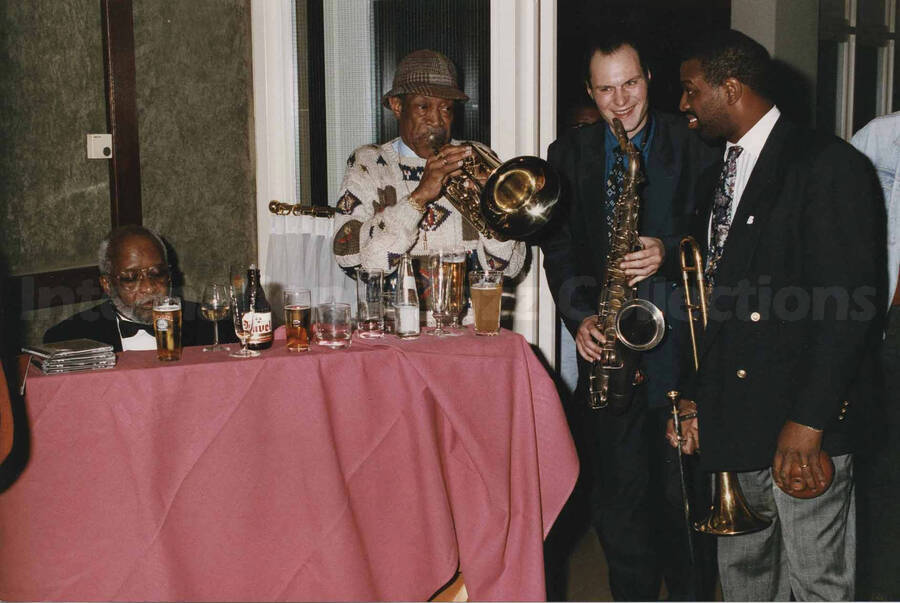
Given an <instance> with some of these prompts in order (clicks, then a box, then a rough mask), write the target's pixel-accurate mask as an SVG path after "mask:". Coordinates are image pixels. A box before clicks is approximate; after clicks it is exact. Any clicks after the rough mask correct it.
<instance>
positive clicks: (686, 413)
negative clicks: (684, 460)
mask: <svg viewBox="0 0 900 603" xmlns="http://www.w3.org/2000/svg"><path fill="white" fill-rule="evenodd" d="M678 416H679V418H680V422H681V452H683V453H684V454H694V453H695V452H699V451H700V428H699V426H698V425H697V405H696V404H695V403H694V401H693V400H685V399H684V398H682V399H681V400H679V401H678ZM678 439H679V438H678V434H677V433H675V421H673V420H672V419H669V420H668V422H667V423H666V440H668V442H669V445H670V446H671V447H672V448H678Z"/></svg>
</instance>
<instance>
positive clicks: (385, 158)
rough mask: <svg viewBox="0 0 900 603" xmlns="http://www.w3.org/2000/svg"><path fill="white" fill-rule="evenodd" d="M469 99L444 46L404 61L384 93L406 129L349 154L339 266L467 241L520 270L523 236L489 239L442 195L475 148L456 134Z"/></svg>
mask: <svg viewBox="0 0 900 603" xmlns="http://www.w3.org/2000/svg"><path fill="white" fill-rule="evenodd" d="M468 99H469V97H468V96H466V94H465V93H464V92H463V91H462V90H460V88H459V85H458V83H457V77H456V69H455V67H454V66H453V63H451V62H450V60H449V59H448V58H447V57H446V56H444V55H443V54H441V53H440V52H436V51H434V50H416V51H414V52H411V53H410V54H408V55H407V56H406V57H404V58H403V60H402V61H400V64H399V65H398V66H397V72H396V74H395V75H394V84H393V87H392V88H391V89H390V90H389V91H388V92H387V93H386V94H385V95H384V97H383V98H382V105H384V107H385V108H387V109H390V111H391V112H392V113H393V114H394V117H396V118H397V122H398V126H399V130H400V136H399V137H398V138H395V139H394V140H391V141H389V142H386V143H384V144H380V145H377V144H370V145H365V146H362V147H359V148H358V149H356V150H355V151H354V152H353V154H351V155H350V157H349V159H347V171H346V173H345V174H344V180H343V183H342V185H341V191H342V193H341V197H340V199H339V200H338V202H337V214H336V217H335V235H334V253H335V256H336V258H337V262H338V264H339V265H340V266H342V267H343V268H350V269H352V268H355V267H362V268H366V269H382V270H384V271H385V272H386V273H389V272H392V271H394V270H395V269H396V267H397V264H398V262H399V259H400V257H401V256H402V255H403V254H404V253H407V252H409V253H410V254H412V255H413V256H414V257H416V256H423V255H427V254H428V253H432V252H434V251H437V250H439V249H454V248H456V249H458V248H462V249H465V250H466V251H470V252H472V254H473V255H474V256H475V258H474V259H477V264H478V265H480V266H481V267H483V268H485V269H491V270H503V271H504V272H505V274H506V275H507V276H514V275H515V274H517V273H518V272H519V271H520V270H521V268H522V265H523V264H524V261H525V244H524V243H521V242H517V241H498V240H496V239H486V238H484V237H483V236H481V235H480V234H479V233H478V231H477V230H476V229H475V228H474V227H472V226H471V225H470V224H469V222H468V221H467V220H465V219H464V218H463V216H462V214H461V213H460V212H459V211H458V210H457V209H456V208H455V207H454V206H453V204H452V203H451V202H450V201H449V200H447V199H446V198H445V197H444V196H443V194H442V189H443V185H444V181H445V179H446V178H447V177H448V176H450V175H455V174H458V173H460V166H462V162H463V159H464V158H466V157H468V156H470V155H471V154H472V149H471V147H469V146H467V145H463V144H459V142H458V141H452V140H451V138H450V129H451V126H452V125H453V117H454V113H455V109H456V103H462V102H465V101H467V100H468ZM448 141H449V142H448ZM436 146H437V147H440V148H439V150H438V152H437V153H435V147H436Z"/></svg>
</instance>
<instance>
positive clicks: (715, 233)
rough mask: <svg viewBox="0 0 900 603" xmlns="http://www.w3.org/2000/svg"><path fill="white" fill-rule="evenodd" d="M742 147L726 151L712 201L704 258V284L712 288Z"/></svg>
mask: <svg viewBox="0 0 900 603" xmlns="http://www.w3.org/2000/svg"><path fill="white" fill-rule="evenodd" d="M743 150H744V149H743V147H739V146H737V145H735V146H733V147H731V148H730V149H728V156H727V157H726V158H725V165H723V166H722V173H721V174H720V175H719V184H718V186H717V187H716V197H715V199H714V200H713V213H712V222H711V223H710V225H709V254H707V257H706V270H705V271H704V272H705V273H706V282H707V284H708V285H709V286H710V287H712V286H713V285H715V279H716V269H717V268H718V267H719V260H721V259H722V251H723V250H724V249H725V239H727V238H728V229H729V228H730V227H731V203H732V201H734V179H735V173H736V172H737V160H738V156H740V154H741V151H743Z"/></svg>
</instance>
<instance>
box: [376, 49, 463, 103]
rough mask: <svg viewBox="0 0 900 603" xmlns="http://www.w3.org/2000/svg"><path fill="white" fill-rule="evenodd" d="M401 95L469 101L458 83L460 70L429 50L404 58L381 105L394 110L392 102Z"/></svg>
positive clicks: (442, 56) (419, 51)
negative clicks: (393, 97)
mask: <svg viewBox="0 0 900 603" xmlns="http://www.w3.org/2000/svg"><path fill="white" fill-rule="evenodd" d="M401 94H421V95H422V96H435V97H437V98H446V99H450V100H459V101H463V102H465V101H467V100H469V97H468V96H466V95H465V93H464V92H463V91H462V90H460V89H459V85H458V84H457V83H456V68H455V67H454V66H453V63H451V62H450V59H448V58H447V57H446V56H444V55H443V54H441V53H440V52H437V51H436V50H428V49H424V50H414V51H413V52H411V53H409V54H408V55H406V56H405V57H403V60H401V61H400V64H399V65H397V73H395V74H394V86H393V87H392V88H391V89H390V90H389V91H388V92H387V93H386V94H385V95H384V96H382V97H381V104H382V105H384V106H385V107H387V108H388V109H390V107H391V105H390V103H389V102H388V99H389V98H390V97H392V96H400V95H401Z"/></svg>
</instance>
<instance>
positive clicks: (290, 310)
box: [284, 288, 312, 352]
mask: <svg viewBox="0 0 900 603" xmlns="http://www.w3.org/2000/svg"><path fill="white" fill-rule="evenodd" d="M311 312H312V310H311V307H310V292H309V289H293V288H289V289H285V290H284V330H285V336H286V339H287V349H288V352H305V351H307V350H308V349H309V323H310V321H309V315H310V313H311Z"/></svg>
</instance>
